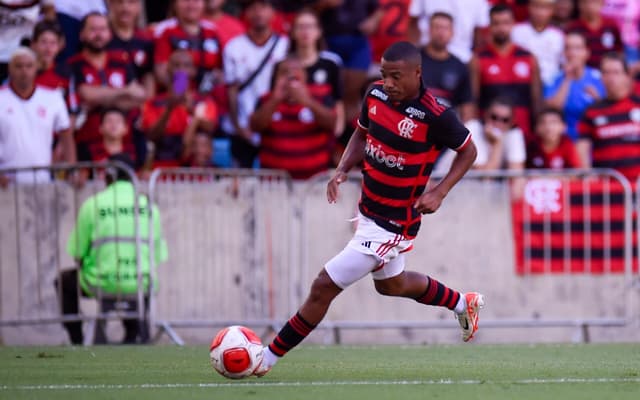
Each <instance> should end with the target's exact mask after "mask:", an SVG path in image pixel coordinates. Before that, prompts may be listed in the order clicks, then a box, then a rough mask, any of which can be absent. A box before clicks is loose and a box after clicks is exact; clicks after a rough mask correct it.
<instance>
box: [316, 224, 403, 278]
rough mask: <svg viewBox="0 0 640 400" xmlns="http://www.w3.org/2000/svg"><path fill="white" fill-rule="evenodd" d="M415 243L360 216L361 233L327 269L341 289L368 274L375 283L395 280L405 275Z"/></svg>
mask: <svg viewBox="0 0 640 400" xmlns="http://www.w3.org/2000/svg"><path fill="white" fill-rule="evenodd" d="M412 248H413V241H412V240H409V239H407V238H405V237H404V236H403V235H400V234H396V233H393V232H389V231H387V230H386V229H384V228H381V227H380V226H378V225H377V224H376V223H375V222H374V221H373V220H371V219H369V218H367V217H365V216H364V215H362V214H359V215H358V229H357V230H356V233H355V235H354V236H353V238H352V239H351V240H350V241H349V243H348V244H347V246H346V247H345V248H344V250H342V251H341V252H340V253H338V254H337V255H336V256H335V257H333V258H332V259H331V260H329V262H327V264H326V265H325V266H324V269H325V270H326V271H327V273H328V274H329V277H331V280H332V281H333V282H334V283H335V284H336V285H338V287H340V288H341V289H345V288H347V287H348V286H350V285H351V284H353V283H355V282H357V281H359V280H360V279H362V278H363V277H364V276H365V275H367V274H368V273H371V275H372V277H373V279H375V280H383V279H388V278H393V277H394V276H397V275H399V274H400V273H402V271H404V254H403V253H405V252H407V251H409V250H411V249H412Z"/></svg>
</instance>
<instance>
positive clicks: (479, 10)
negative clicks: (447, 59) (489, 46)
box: [409, 0, 489, 64]
mask: <svg viewBox="0 0 640 400" xmlns="http://www.w3.org/2000/svg"><path fill="white" fill-rule="evenodd" d="M435 12H444V13H446V14H449V15H451V16H452V17H453V38H452V40H451V42H450V43H449V46H448V49H449V51H450V52H451V53H452V54H453V55H454V56H456V57H458V58H459V59H460V60H461V61H462V62H463V63H465V64H466V63H468V62H469V61H470V60H471V56H472V54H473V53H472V49H473V48H474V47H476V45H477V44H478V43H479V40H480V39H479V38H480V32H479V31H480V30H481V29H483V28H486V27H487V26H489V2H488V1H487V0H446V1H434V0H412V1H411V4H410V5H409V17H410V18H409V39H410V40H411V41H412V42H414V44H416V45H418V46H419V47H422V45H424V44H426V43H427V42H429V18H430V17H431V15H432V14H433V13H435Z"/></svg>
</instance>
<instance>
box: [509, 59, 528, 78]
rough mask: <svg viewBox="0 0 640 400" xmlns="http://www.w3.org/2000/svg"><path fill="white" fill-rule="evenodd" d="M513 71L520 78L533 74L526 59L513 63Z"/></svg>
mask: <svg viewBox="0 0 640 400" xmlns="http://www.w3.org/2000/svg"><path fill="white" fill-rule="evenodd" d="M513 72H514V73H515V74H516V75H517V76H519V77H520V78H528V77H529V76H530V75H531V70H530V68H529V64H527V63H526V62H524V61H518V62H517V63H515V64H514V65H513Z"/></svg>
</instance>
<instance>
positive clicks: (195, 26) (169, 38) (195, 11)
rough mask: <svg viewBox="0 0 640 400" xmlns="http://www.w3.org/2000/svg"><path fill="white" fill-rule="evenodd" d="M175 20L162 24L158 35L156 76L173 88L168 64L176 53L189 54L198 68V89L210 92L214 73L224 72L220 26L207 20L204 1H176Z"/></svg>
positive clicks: (164, 84) (165, 85) (166, 85)
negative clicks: (173, 53) (184, 52)
mask: <svg viewBox="0 0 640 400" xmlns="http://www.w3.org/2000/svg"><path fill="white" fill-rule="evenodd" d="M174 13H175V18H171V19H168V20H166V21H163V22H161V23H159V24H158V25H157V26H156V31H155V36H156V40H155V54H154V62H155V74H156V79H157V80H158V82H159V83H160V84H161V85H162V86H164V87H169V86H170V81H171V78H172V77H171V74H169V73H168V70H167V69H168V67H167V63H168V62H169V57H170V56H171V53H172V52H173V51H174V50H178V49H180V50H188V51H189V52H190V53H191V56H192V57H193V65H194V67H195V68H196V79H195V82H196V87H199V90H200V91H201V92H210V91H211V89H212V88H213V81H214V80H215V79H216V75H219V74H215V73H214V72H219V71H220V69H221V68H222V46H221V41H220V36H219V32H218V29H216V25H215V24H214V23H213V22H211V21H208V20H206V19H204V0H175V3H174Z"/></svg>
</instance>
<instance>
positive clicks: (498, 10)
mask: <svg viewBox="0 0 640 400" xmlns="http://www.w3.org/2000/svg"><path fill="white" fill-rule="evenodd" d="M505 12H508V13H509V14H511V16H513V10H512V9H511V7H509V6H508V5H506V4H496V5H495V6H493V7H491V9H490V10H489V17H493V16H494V15H495V14H502V13H505Z"/></svg>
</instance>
